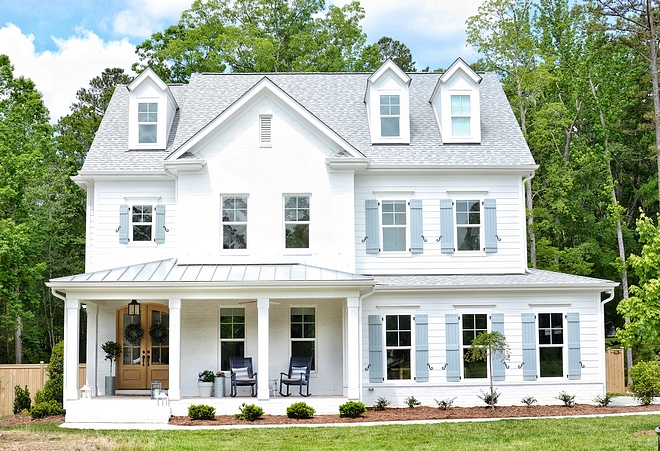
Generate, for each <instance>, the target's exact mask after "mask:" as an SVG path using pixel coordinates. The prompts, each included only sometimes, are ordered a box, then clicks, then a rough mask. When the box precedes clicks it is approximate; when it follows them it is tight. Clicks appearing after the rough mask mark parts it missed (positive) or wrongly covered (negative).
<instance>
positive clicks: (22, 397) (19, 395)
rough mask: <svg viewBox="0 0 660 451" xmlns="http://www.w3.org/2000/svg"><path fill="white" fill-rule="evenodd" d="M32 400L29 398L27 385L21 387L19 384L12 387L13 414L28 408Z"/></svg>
mask: <svg viewBox="0 0 660 451" xmlns="http://www.w3.org/2000/svg"><path fill="white" fill-rule="evenodd" d="M30 407H32V401H31V400H30V390H28V388H27V385H26V386H25V388H21V386H20V385H17V386H15V387H14V414H17V413H19V412H22V411H23V410H30Z"/></svg>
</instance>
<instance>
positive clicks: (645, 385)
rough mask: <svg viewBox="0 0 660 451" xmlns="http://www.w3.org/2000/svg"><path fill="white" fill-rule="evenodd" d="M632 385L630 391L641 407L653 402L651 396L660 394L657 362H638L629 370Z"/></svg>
mask: <svg viewBox="0 0 660 451" xmlns="http://www.w3.org/2000/svg"><path fill="white" fill-rule="evenodd" d="M630 378H631V379H632V385H631V386H630V391H631V392H632V394H633V396H634V397H635V399H637V400H638V401H639V402H640V404H642V405H643V406H648V405H649V404H651V402H652V401H653V396H655V394H656V393H658V392H660V365H658V363H657V362H639V363H638V364H636V365H635V366H633V367H632V368H630Z"/></svg>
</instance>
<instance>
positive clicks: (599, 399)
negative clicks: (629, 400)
mask: <svg viewBox="0 0 660 451" xmlns="http://www.w3.org/2000/svg"><path fill="white" fill-rule="evenodd" d="M593 401H594V402H595V403H596V404H597V405H598V407H607V406H609V405H610V403H611V402H612V395H610V394H609V393H605V396H600V395H598V396H596V397H595V398H594V399H593Z"/></svg>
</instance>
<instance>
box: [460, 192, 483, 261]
mask: <svg viewBox="0 0 660 451" xmlns="http://www.w3.org/2000/svg"><path fill="white" fill-rule="evenodd" d="M456 249H458V250H459V251H478V250H480V249H481V203H480V202H479V201H478V200H457V201H456Z"/></svg>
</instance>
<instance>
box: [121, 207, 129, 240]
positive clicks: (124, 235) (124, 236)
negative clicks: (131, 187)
mask: <svg viewBox="0 0 660 451" xmlns="http://www.w3.org/2000/svg"><path fill="white" fill-rule="evenodd" d="M130 211H131V209H130V207H129V206H128V205H120V206H119V242H120V243H121V244H126V243H128V214H129V212H130Z"/></svg>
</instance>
